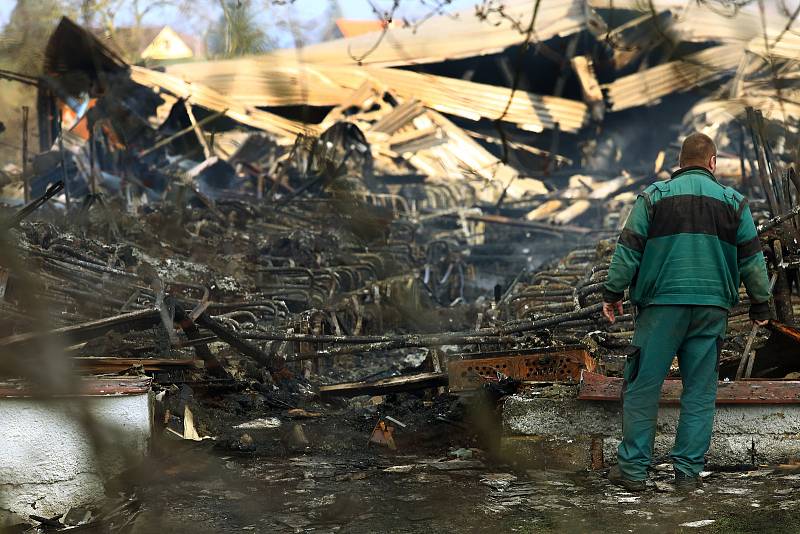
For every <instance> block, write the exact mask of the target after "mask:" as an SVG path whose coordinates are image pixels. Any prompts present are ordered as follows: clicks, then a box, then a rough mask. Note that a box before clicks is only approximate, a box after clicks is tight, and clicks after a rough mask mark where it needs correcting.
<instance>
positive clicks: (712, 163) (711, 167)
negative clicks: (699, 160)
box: [708, 155, 717, 172]
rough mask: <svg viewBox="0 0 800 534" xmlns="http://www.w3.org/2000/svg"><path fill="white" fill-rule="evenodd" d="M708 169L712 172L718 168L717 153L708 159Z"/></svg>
mask: <svg viewBox="0 0 800 534" xmlns="http://www.w3.org/2000/svg"><path fill="white" fill-rule="evenodd" d="M708 169H709V170H710V171H711V172H714V171H716V170H717V156H716V155H713V156H711V159H709V160H708Z"/></svg>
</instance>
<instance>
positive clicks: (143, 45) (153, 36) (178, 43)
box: [95, 26, 206, 63]
mask: <svg viewBox="0 0 800 534" xmlns="http://www.w3.org/2000/svg"><path fill="white" fill-rule="evenodd" d="M95 34H96V35H97V36H98V37H99V38H100V39H101V40H102V41H103V43H104V44H106V45H107V46H108V47H109V48H111V49H112V50H114V51H116V52H118V53H119V54H120V55H121V56H122V57H124V58H125V59H126V60H127V61H129V62H131V63H139V62H142V61H144V62H148V63H157V62H165V63H169V62H173V61H187V60H193V59H205V57H206V47H205V42H204V41H203V39H201V38H199V37H195V36H193V35H188V34H185V33H181V32H179V31H176V30H174V29H173V28H171V27H170V26H145V27H140V28H130V27H121V28H116V29H114V31H113V32H109V31H107V30H102V31H95Z"/></svg>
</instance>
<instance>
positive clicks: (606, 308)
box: [603, 300, 622, 324]
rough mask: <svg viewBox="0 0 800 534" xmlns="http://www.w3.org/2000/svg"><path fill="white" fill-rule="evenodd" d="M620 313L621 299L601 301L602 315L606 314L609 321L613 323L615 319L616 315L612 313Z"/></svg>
mask: <svg viewBox="0 0 800 534" xmlns="http://www.w3.org/2000/svg"><path fill="white" fill-rule="evenodd" d="M615 312H616V313H617V314H619V315H622V301H621V300H618V301H617V302H604V303H603V315H605V316H606V319H608V322H609V323H612V324H613V323H614V321H616V320H617V317H616V315H615V314H614V313H615Z"/></svg>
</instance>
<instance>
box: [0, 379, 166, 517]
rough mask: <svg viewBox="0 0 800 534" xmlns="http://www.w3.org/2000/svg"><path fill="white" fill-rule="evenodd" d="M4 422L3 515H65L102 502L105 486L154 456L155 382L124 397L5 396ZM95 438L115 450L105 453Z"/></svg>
mask: <svg viewBox="0 0 800 534" xmlns="http://www.w3.org/2000/svg"><path fill="white" fill-rule="evenodd" d="M0 421H2V422H3V423H2V428H3V436H2V438H3V443H2V446H0V512H2V511H11V512H13V513H16V514H18V515H20V516H23V517H27V516H28V515H29V514H36V515H40V516H45V517H50V516H53V515H57V514H61V513H65V512H66V511H67V510H68V509H69V508H70V507H73V506H80V505H85V504H90V503H92V502H96V501H97V500H99V499H101V498H102V497H103V494H104V487H103V485H104V481H105V480H107V479H108V478H109V477H111V476H114V475H117V474H119V473H121V472H122V471H123V470H124V469H126V468H128V467H130V465H131V461H135V460H137V459H140V458H141V457H142V456H143V455H145V454H146V452H147V451H148V449H149V444H150V437H151V428H152V427H151V422H152V398H151V394H150V393H149V381H148V382H147V389H146V390H145V391H139V392H138V393H133V394H125V395H121V394H116V395H115V394H107V395H96V396H76V397H58V398H51V399H36V398H25V397H16V398H9V397H0ZM82 422H87V424H83V423H82ZM96 439H99V440H101V441H102V442H104V443H106V444H108V445H109V446H106V447H103V448H102V449H101V450H100V452H98V450H97V449H96V448H95V446H94V445H93V443H95V442H96V441H95V440H96Z"/></svg>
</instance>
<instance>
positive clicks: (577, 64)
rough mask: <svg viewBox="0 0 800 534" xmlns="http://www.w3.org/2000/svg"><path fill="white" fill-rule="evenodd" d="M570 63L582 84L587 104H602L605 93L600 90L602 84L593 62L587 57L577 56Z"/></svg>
mask: <svg viewBox="0 0 800 534" xmlns="http://www.w3.org/2000/svg"><path fill="white" fill-rule="evenodd" d="M570 62H571V63H572V69H573V70H574V71H575V74H577V75H578V81H580V83H581V90H582V91H583V99H584V100H585V101H586V102H602V101H603V91H602V90H601V89H600V84H599V83H598V82H597V77H596V76H595V75H594V67H593V66H592V60H591V59H590V58H588V57H586V56H575V57H573V58H572V59H571V60H570Z"/></svg>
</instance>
